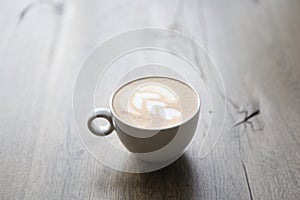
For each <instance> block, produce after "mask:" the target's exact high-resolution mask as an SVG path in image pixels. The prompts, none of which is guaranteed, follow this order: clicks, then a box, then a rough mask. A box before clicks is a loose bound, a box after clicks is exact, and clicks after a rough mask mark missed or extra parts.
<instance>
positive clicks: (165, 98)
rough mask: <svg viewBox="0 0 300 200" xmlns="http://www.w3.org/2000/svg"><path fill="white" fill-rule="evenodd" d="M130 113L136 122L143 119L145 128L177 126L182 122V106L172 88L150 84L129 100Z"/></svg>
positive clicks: (137, 90)
mask: <svg viewBox="0 0 300 200" xmlns="http://www.w3.org/2000/svg"><path fill="white" fill-rule="evenodd" d="M128 113H129V115H130V117H131V118H132V120H133V121H134V122H137V121H140V120H138V119H139V118H143V120H142V121H143V122H145V123H146V124H143V126H151V124H153V123H155V124H157V123H160V124H161V125H163V124H169V125H170V124H175V123H178V122H180V121H181V115H182V113H181V105H180V101H179V99H178V97H177V95H176V94H175V93H174V92H173V91H172V89H171V88H169V87H167V86H165V85H163V84H159V83H155V82H149V83H147V84H144V85H142V86H140V87H138V88H137V89H136V90H134V91H133V92H132V94H131V96H130V98H129V100H128ZM139 125H141V124H139Z"/></svg>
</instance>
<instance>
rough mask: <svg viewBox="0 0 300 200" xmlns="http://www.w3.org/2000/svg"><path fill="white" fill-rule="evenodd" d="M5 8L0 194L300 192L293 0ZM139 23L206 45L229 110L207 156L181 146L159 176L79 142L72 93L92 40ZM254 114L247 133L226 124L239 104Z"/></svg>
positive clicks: (251, 195)
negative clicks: (100, 155)
mask: <svg viewBox="0 0 300 200" xmlns="http://www.w3.org/2000/svg"><path fill="white" fill-rule="evenodd" d="M0 4H1V6H0V15H1V18H0V27H1V31H0V110H1V114H0V127H1V131H0V161H1V166H0V199H3V200H4V199H5V200H6V199H30V200H33V199H298V198H299V196H300V189H299V188H300V182H299V179H300V167H299V166H300V145H299V144H300V134H299V133H300V106H299V105H300V81H299V78H300V67H299V64H298V63H300V56H299V52H300V2H299V1H296V0H286V1H279V0H275V1H270V0H267V1H260V0H246V1H237V0H231V1H225V0H216V1H204V0H202V1H196V0H195V1H182V0H179V1H176V2H175V1H171V0H167V1H158V0H155V1H149V2H141V1H123V2H120V1H116V0H112V1H96V0H87V1H80V0H76V1H47V2H43V1H33V2H32V1H26V0H24V1H18V2H17V1H15V0H12V1H3V2H1V3H0ZM120 21H121V22H120ZM145 26H156V27H165V28H172V29H176V30H179V31H182V32H184V33H186V34H188V35H191V36H192V37H193V38H195V39H196V40H197V41H199V42H200V43H201V44H202V45H203V46H204V47H206V48H207V49H208V52H209V54H210V55H211V57H212V58H213V59H214V61H215V62H216V64H217V65H218V67H219V69H220V71H221V74H222V76H223V79H224V82H225V87H226V91H227V96H228V97H229V101H228V114H227V118H226V126H225V127H224V132H223V135H222V137H221V139H220V141H219V142H218V144H217V146H216V147H215V149H214V150H213V151H212V153H211V154H209V156H208V157H207V158H205V159H204V160H199V158H198V157H193V156H192V155H190V154H188V153H187V154H185V155H184V156H182V157H181V158H180V159H179V160H177V161H176V162H175V163H173V164H172V165H170V166H168V167H166V168H164V169H162V170H159V171H156V172H151V173H146V174H130V173H122V172H117V171H115V170H112V169H110V168H107V167H105V166H104V165H102V164H100V163H98V162H97V161H96V160H94V159H93V158H92V157H91V156H90V155H89V154H88V153H87V152H86V151H85V149H84V148H83V146H82V144H81V143H80V141H79V139H78V136H77V135H76V131H75V129H74V122H73V119H72V107H71V106H72V89H73V86H74V83H75V79H76V75H77V72H78V70H79V66H80V63H81V62H82V61H83V59H84V58H85V57H86V56H87V54H88V53H89V51H90V50H92V49H93V48H94V47H95V45H96V44H98V43H99V42H102V41H104V40H105V39H106V38H107V37H109V36H111V35H114V34H117V33H119V32H121V31H124V30H130V29H132V28H136V27H145ZM257 109H259V110H260V114H259V115H257V116H255V117H253V118H251V119H249V121H250V122H252V123H253V126H254V127H253V129H252V128H251V125H250V124H248V123H245V126H244V123H243V124H241V125H239V126H237V127H233V126H234V124H236V123H237V122H239V121H241V120H243V119H244V114H243V113H240V111H242V110H247V111H248V112H249V114H251V112H253V111H255V110H257Z"/></svg>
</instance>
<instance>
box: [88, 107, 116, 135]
mask: <svg viewBox="0 0 300 200" xmlns="http://www.w3.org/2000/svg"><path fill="white" fill-rule="evenodd" d="M97 118H104V119H106V120H107V121H108V124H107V125H104V126H96V125H95V124H94V123H93V121H94V120H95V119H97ZM87 126H88V128H89V130H90V131H91V132H92V133H93V134H94V135H97V136H106V135H109V134H110V133H111V132H113V130H114V125H113V121H112V114H111V112H110V110H109V109H107V108H96V109H95V110H94V111H93V112H91V113H90V115H89V117H88V121H87Z"/></svg>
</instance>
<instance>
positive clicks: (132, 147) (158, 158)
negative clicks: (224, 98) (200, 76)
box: [87, 80, 200, 162]
mask: <svg viewBox="0 0 300 200" xmlns="http://www.w3.org/2000/svg"><path fill="white" fill-rule="evenodd" d="M177 81H179V80H177ZM179 82H182V81H179ZM184 84H186V85H188V84H187V83H184ZM124 85H125V84H124ZM124 85H123V86H124ZM123 86H121V87H120V88H122V87H123ZM188 86H189V87H190V88H192V89H193V87H191V86H190V85H188ZM193 90H194V92H195V94H197V98H198V99H197V102H198V105H197V109H196V110H195V112H194V114H193V115H192V116H191V117H190V118H188V119H186V120H184V121H182V122H181V123H179V124H176V125H174V126H171V127H168V128H164V127H162V128H142V127H138V126H134V125H132V124H128V123H127V122H125V121H124V120H122V119H121V118H120V117H119V116H118V115H117V114H116V113H115V111H114V108H113V106H112V99H113V97H114V95H115V93H116V91H118V89H117V90H116V91H115V92H113V93H112V95H111V97H110V101H109V109H108V108H96V109H95V110H94V111H93V112H91V114H90V115H89V116H88V121H87V125H88V128H89V130H90V131H91V132H92V133H93V134H94V135H97V136H106V135H108V134H110V133H112V132H113V130H116V133H117V134H118V137H119V139H120V140H121V142H122V143H123V145H124V146H125V147H126V148H127V149H128V150H129V151H130V152H131V153H133V154H134V155H135V156H137V157H138V158H140V159H142V160H145V161H148V162H165V161H169V160H172V159H176V158H178V157H180V156H181V155H182V154H183V153H184V151H185V150H186V148H187V147H188V145H189V143H190V142H191V141H192V139H193V137H194V134H195V131H196V128H197V125H198V120H199V113H200V98H199V95H198V93H197V92H196V90H195V89H193ZM97 118H104V119H106V120H107V121H108V122H109V123H108V124H107V125H105V126H95V125H94V124H93V121H94V120H95V119H97Z"/></svg>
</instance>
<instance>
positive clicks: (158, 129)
mask: <svg viewBox="0 0 300 200" xmlns="http://www.w3.org/2000/svg"><path fill="white" fill-rule="evenodd" d="M145 78H168V79H173V80H175V81H179V82H181V83H183V84H185V85H186V86H188V87H189V88H191V89H192V90H193V91H194V93H195V94H196V96H197V103H198V104H197V109H195V112H194V113H193V115H191V116H190V117H189V118H187V119H185V120H184V121H182V122H180V123H178V124H175V125H172V126H167V127H161V128H147V127H146V128H142V127H138V126H135V125H133V124H130V123H128V122H126V121H125V120H123V119H122V118H121V117H119V116H118V114H117V113H116V112H115V111H114V108H113V106H112V101H113V97H114V95H115V94H116V93H117V91H118V90H120V89H121V88H122V87H123V86H125V85H127V84H129V83H131V82H133V81H137V80H140V79H145ZM200 108H201V101H200V96H199V94H198V92H197V91H196V90H195V88H194V87H193V86H191V85H190V84H188V83H186V82H183V81H181V80H178V79H176V78H173V77H169V76H153V75H150V76H143V77H140V78H136V79H132V80H130V81H128V82H126V83H124V84H122V85H121V86H119V87H118V88H117V89H116V90H115V91H114V92H113V93H112V94H111V95H110V99H109V109H110V111H111V113H112V116H113V117H115V118H117V119H118V120H119V121H120V122H122V123H123V124H125V125H126V126H130V127H132V128H135V129H139V130H144V131H145V130H146V131H160V130H167V129H172V128H176V127H179V126H182V125H183V124H185V123H187V122H188V121H190V120H191V119H193V118H194V117H195V116H196V115H197V114H198V112H199V110H200Z"/></svg>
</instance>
